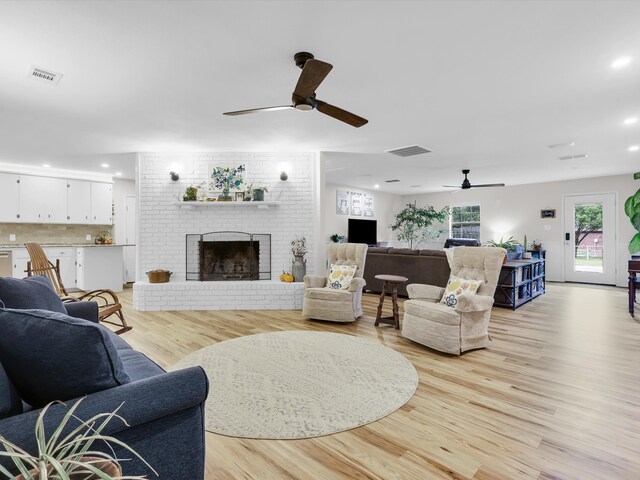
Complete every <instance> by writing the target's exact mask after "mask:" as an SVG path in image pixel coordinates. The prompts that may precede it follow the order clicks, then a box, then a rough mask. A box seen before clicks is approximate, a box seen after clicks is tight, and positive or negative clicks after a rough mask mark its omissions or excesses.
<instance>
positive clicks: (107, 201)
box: [91, 182, 113, 225]
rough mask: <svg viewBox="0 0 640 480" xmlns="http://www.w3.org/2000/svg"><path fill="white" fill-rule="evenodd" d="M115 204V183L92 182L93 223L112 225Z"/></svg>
mask: <svg viewBox="0 0 640 480" xmlns="http://www.w3.org/2000/svg"><path fill="white" fill-rule="evenodd" d="M112 204H113V185H112V184H111V183H99V182H91V223H92V224H94V225H111V224H112V223H113V217H112Z"/></svg>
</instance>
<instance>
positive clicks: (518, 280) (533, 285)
mask: <svg viewBox="0 0 640 480" xmlns="http://www.w3.org/2000/svg"><path fill="white" fill-rule="evenodd" d="M541 256H542V255H541ZM544 267H545V258H544V256H542V258H532V259H528V260H512V261H510V262H507V263H505V264H504V265H502V270H501V271H500V276H499V277H498V285H497V286H496V293H495V294H494V296H493V298H494V301H495V303H494V305H496V306H497V307H508V308H512V309H513V310H515V309H516V308H518V307H519V306H521V305H522V304H524V303H526V302H529V301H531V300H533V299H534V298H536V297H537V296H539V295H542V294H543V293H544V290H545V268H544Z"/></svg>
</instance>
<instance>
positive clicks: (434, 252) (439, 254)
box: [418, 250, 447, 257]
mask: <svg viewBox="0 0 640 480" xmlns="http://www.w3.org/2000/svg"><path fill="white" fill-rule="evenodd" d="M418 255H420V256H423V257H446V256H447V254H446V253H445V251H444V250H419V251H418Z"/></svg>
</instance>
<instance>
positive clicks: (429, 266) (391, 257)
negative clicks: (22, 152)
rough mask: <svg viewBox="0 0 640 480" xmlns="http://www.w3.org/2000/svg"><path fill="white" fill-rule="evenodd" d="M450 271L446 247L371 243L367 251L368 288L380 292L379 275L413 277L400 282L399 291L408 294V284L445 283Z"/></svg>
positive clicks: (380, 281) (441, 284) (439, 285)
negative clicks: (393, 246) (377, 276)
mask: <svg viewBox="0 0 640 480" xmlns="http://www.w3.org/2000/svg"><path fill="white" fill-rule="evenodd" d="M450 273H451V269H450V268H449V263H448V262H447V256H446V253H445V252H444V251H442V250H412V249H409V248H389V247H371V248H369V250H368V251H367V261H366V262H365V267H364V279H365V281H366V282H367V286H366V287H365V289H366V290H367V291H370V292H375V293H380V292H381V291H382V280H377V279H376V278H375V276H376V275H381V274H387V275H401V276H403V277H407V278H408V279H409V280H408V281H407V282H406V283H405V284H403V285H399V286H398V294H399V295H403V296H407V288H406V286H407V285H408V284H411V283H424V284H427V285H435V286H438V287H444V286H446V285H447V281H448V280H449V274H450ZM387 293H391V292H387Z"/></svg>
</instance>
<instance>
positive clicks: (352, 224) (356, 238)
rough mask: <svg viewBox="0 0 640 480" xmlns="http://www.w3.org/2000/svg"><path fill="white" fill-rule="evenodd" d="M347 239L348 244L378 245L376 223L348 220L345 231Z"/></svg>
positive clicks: (375, 221)
mask: <svg viewBox="0 0 640 480" xmlns="http://www.w3.org/2000/svg"><path fill="white" fill-rule="evenodd" d="M347 239H348V240H349V243H366V244H367V245H375V244H376V243H378V221H377V220H360V219H358V218H350V219H349V225H348V230H347Z"/></svg>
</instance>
